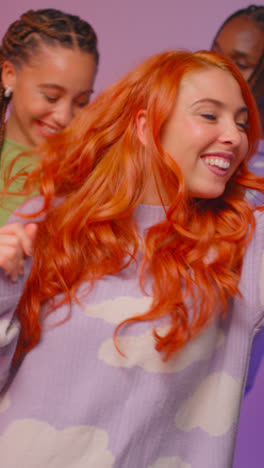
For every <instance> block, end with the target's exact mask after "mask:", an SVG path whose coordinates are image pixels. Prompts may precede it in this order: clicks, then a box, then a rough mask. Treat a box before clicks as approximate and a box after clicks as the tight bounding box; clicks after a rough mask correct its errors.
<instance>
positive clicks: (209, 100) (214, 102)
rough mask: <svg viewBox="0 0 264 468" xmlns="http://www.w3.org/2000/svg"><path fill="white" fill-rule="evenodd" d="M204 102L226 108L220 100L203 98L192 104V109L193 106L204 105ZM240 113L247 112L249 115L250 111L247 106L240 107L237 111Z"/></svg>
mask: <svg viewBox="0 0 264 468" xmlns="http://www.w3.org/2000/svg"><path fill="white" fill-rule="evenodd" d="M204 102H209V103H211V104H214V105H216V106H218V107H225V103H224V102H222V101H219V100H218V99H213V98H203V99H198V100H197V101H195V102H194V103H193V104H192V107H193V106H196V105H197V104H201V103H204ZM240 112H247V113H248V114H249V109H248V107H247V106H241V107H239V109H238V110H237V113H240Z"/></svg>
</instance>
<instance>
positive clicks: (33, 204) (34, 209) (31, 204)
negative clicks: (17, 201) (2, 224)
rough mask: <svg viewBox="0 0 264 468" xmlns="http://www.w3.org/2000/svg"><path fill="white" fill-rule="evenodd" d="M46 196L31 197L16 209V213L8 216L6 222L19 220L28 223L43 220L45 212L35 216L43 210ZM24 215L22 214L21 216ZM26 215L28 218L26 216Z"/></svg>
mask: <svg viewBox="0 0 264 468" xmlns="http://www.w3.org/2000/svg"><path fill="white" fill-rule="evenodd" d="M43 203H44V198H43V197H42V196H40V195H39V196H38V197H34V198H31V199H30V200H27V201H25V202H24V203H22V204H21V205H19V207H18V208H17V209H16V211H15V212H14V213H12V214H11V216H10V217H9V218H8V221H7V223H6V224H11V223H16V222H19V223H21V224H27V223H29V222H30V221H34V222H36V221H41V220H42V219H43V218H44V214H42V215H41V216H38V217H37V218H35V216H34V215H35V214H36V213H38V212H39V211H41V210H42V208H43ZM20 215H22V216H20ZM24 215H26V218H25V217H24Z"/></svg>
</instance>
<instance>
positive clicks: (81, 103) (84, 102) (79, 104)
mask: <svg viewBox="0 0 264 468" xmlns="http://www.w3.org/2000/svg"><path fill="white" fill-rule="evenodd" d="M76 104H77V106H78V107H85V106H87V104H89V99H87V101H82V102H77V103H76Z"/></svg>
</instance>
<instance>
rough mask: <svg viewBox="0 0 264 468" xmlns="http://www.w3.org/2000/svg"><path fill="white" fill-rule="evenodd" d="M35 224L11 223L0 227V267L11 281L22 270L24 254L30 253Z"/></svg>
mask: <svg viewBox="0 0 264 468" xmlns="http://www.w3.org/2000/svg"><path fill="white" fill-rule="evenodd" d="M36 232H37V224H35V223H29V224H28V225H26V226H25V227H24V226H22V225H21V224H20V223H13V224H9V225H6V226H3V227H1V228H0V267H1V268H2V269H3V270H4V272H5V274H6V275H9V276H10V278H11V280H12V281H16V279H17V275H19V274H22V273H23V271H24V255H32V247H33V242H34V239H35V237H36Z"/></svg>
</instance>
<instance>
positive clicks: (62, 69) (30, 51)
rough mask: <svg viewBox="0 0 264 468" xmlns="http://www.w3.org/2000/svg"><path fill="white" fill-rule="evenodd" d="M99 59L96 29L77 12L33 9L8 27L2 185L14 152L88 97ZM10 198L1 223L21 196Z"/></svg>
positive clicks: (51, 130)
mask: <svg viewBox="0 0 264 468" xmlns="http://www.w3.org/2000/svg"><path fill="white" fill-rule="evenodd" d="M98 60H99V53H98V49H97V37H96V33H95V31H94V30H93V28H92V27H91V25H90V24H89V23H87V22H86V21H84V20H83V19H81V18H79V17H78V16H74V15H71V14H67V13H64V12H62V11H59V10H56V9H41V10H35V11H33V10H30V11H27V12H26V13H24V14H22V16H21V17H20V19H18V20H17V21H15V22H14V23H12V24H11V25H10V26H9V28H8V30H7V32H6V34H5V35H4V37H3V39H2V43H1V46H0V154H1V161H0V189H1V190H2V189H3V185H4V173H5V169H6V168H7V167H8V165H9V163H10V161H11V160H13V159H14V158H15V156H16V155H17V154H18V153H21V152H22V151H25V150H26V149H28V147H30V146H35V145H39V144H41V143H43V142H44V141H45V140H46V138H49V137H50V136H52V135H54V134H56V133H57V132H60V131H61V130H62V129H64V128H65V127H66V126H67V125H68V124H69V123H70V122H71V120H72V118H73V117H74V116H75V115H76V114H77V113H78V112H79V111H80V110H81V109H82V108H83V107H84V106H85V105H86V104H87V103H88V102H89V99H90V96H91V93H92V92H93V83H94V78H95V74H96V70H97V66H98ZM10 103H11V104H12V106H10V113H9V115H8V117H7V119H6V111H7V108H8V106H9V104H10ZM31 162H32V161H31V160H28V159H24V160H22V159H21V160H20V161H19V162H18V163H17V164H15V165H14V167H13V169H12V171H13V174H15V173H16V172H17V171H20V170H22V171H24V172H27V170H29V167H28V166H30V163H31ZM10 190H14V191H19V186H17V185H13V186H12V187H10ZM10 203H11V202H10V199H5V200H4V202H2V206H1V208H0V225H2V224H3V223H4V221H5V220H6V218H7V217H8V216H9V215H10V212H12V211H13V210H14V208H15V206H16V205H17V204H19V203H21V198H19V197H17V198H16V199H14V200H13V201H12V204H10Z"/></svg>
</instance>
